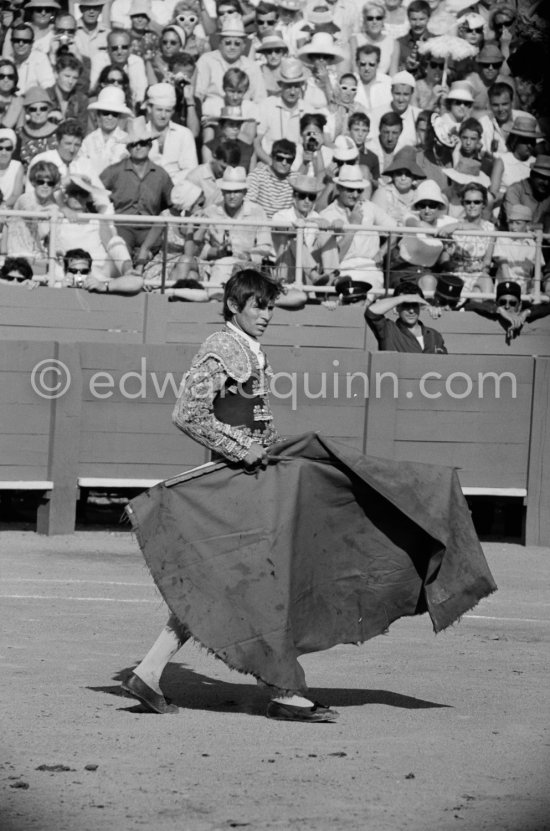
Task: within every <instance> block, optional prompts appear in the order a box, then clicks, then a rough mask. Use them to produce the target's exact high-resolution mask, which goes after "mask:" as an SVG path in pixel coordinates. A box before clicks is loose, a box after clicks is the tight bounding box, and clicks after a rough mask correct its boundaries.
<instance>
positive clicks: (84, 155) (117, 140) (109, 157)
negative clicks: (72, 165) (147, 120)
mask: <svg viewBox="0 0 550 831" xmlns="http://www.w3.org/2000/svg"><path fill="white" fill-rule="evenodd" d="M127 135H128V133H125V132H124V130H121V129H120V127H115V129H114V130H113V132H112V133H109V134H108V135H105V133H104V132H103V130H101V129H100V128H99V127H98V128H97V130H93V132H91V133H88V135H87V136H86V137H85V139H84V141H83V142H82V147H81V149H80V153H79V157H80V158H81V159H87V160H88V161H89V162H90V164H91V165H92V167H93V168H94V170H96V171H97V173H101V172H102V171H103V170H105V168H106V167H109V165H110V164H116V162H119V161H120V160H121V159H123V158H124V156H126V154H127V151H126V145H125V144H124V143H123V142H124V139H125V138H126V137H127Z"/></svg>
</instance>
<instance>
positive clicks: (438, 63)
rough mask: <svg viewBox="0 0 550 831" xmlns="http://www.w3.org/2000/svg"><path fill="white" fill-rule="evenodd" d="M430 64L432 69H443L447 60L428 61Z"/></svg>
mask: <svg viewBox="0 0 550 831" xmlns="http://www.w3.org/2000/svg"><path fill="white" fill-rule="evenodd" d="M428 66H430V67H431V68H432V69H443V67H444V66H445V61H428Z"/></svg>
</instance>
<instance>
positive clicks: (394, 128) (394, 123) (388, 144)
mask: <svg viewBox="0 0 550 831" xmlns="http://www.w3.org/2000/svg"><path fill="white" fill-rule="evenodd" d="M402 132H403V121H402V120H401V116H400V115H397V113H394V112H387V113H384V115H383V116H382V118H381V119H380V124H379V127H378V138H375V139H372V140H371V143H370V148H369V149H370V150H372V152H373V153H374V154H375V155H376V157H377V159H378V164H379V165H380V169H381V170H384V169H385V168H386V167H388V166H389V165H390V164H391V163H392V161H393V158H394V156H395V154H396V152H397V145H398V144H399V140H400V138H401V133H402Z"/></svg>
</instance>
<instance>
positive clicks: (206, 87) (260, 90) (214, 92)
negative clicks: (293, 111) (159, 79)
mask: <svg viewBox="0 0 550 831" xmlns="http://www.w3.org/2000/svg"><path fill="white" fill-rule="evenodd" d="M233 67H236V68H238V69H242V70H243V72H246V74H247V75H248V77H249V79H250V86H249V88H248V90H247V93H246V98H250V99H252V101H255V102H256V104H260V103H261V102H262V101H264V100H265V99H266V98H267V92H266V89H265V83H264V79H263V75H262V70H261V68H260V66H258V64H257V63H255V62H254V61H251V60H250V58H247V57H245V56H244V55H241V57H240V58H239V60H238V61H235V63H231V64H230V63H227V61H226V60H225V59H224V58H223V56H222V53H221V52H220V50H219V49H216V50H214V52H206V54H204V55H201V56H200V58H199V59H198V61H197V66H196V69H195V95H196V96H197V98H199V99H200V100H201V101H204V100H205V99H208V98H219V99H221V100H222V101H223V98H224V94H223V76H224V75H225V73H226V72H227V70H228V69H231V68H233Z"/></svg>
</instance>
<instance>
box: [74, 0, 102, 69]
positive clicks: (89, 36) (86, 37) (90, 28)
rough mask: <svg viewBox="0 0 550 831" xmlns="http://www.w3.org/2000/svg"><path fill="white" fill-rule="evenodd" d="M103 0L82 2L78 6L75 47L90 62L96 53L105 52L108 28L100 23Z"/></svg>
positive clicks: (85, 0)
mask: <svg viewBox="0 0 550 831" xmlns="http://www.w3.org/2000/svg"><path fill="white" fill-rule="evenodd" d="M104 5H105V0H84V2H82V3H81V4H80V13H81V15H82V16H81V18H80V20H79V21H78V23H77V26H76V28H77V32H76V35H75V46H76V48H77V49H78V51H79V53H80V54H81V55H82V57H83V58H87V59H88V60H89V61H90V62H91V61H92V58H93V57H94V55H96V54H97V53H98V52H104V51H106V50H107V34H108V32H109V28H108V26H106V25H105V24H104V23H102V22H101V21H100V17H101V13H102V11H103V7H104Z"/></svg>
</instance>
